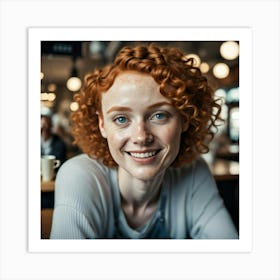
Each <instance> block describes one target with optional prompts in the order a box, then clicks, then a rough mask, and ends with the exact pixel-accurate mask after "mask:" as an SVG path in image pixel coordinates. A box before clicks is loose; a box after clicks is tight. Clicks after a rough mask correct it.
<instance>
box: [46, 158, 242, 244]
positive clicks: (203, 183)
mask: <svg viewBox="0 0 280 280" xmlns="http://www.w3.org/2000/svg"><path fill="white" fill-rule="evenodd" d="M163 198H164V204H163V203H162V201H163ZM161 208H163V209H161ZM161 210H163V213H164V214H163V216H164V226H165V228H166V231H167V233H168V236H169V237H168V238H177V239H185V238H194V239H236V238H238V234H237V232H236V229H235V227H234V225H233V222H232V220H231V218H230V215H229V214H228V212H227V210H226V208H225V206H224V203H223V201H222V199H221V197H220V195H219V192H218V190H217V187H216V184H215V181H214V179H213V176H212V174H211V173H210V171H209V168H208V166H207V164H206V163H205V162H204V161H203V160H202V159H199V160H197V161H196V162H194V163H193V164H191V165H189V166H185V167H182V168H169V169H168V170H167V171H166V174H165V177H164V181H163V186H162V190H161V195H160V201H159V206H158V210H157V211H156V212H155V214H154V215H153V217H152V218H151V219H150V221H149V222H148V223H147V224H146V225H144V226H142V227H141V228H139V229H137V230H135V229H132V228H130V227H129V225H128V224H127V222H126V219H125V216H124V213H123V212H122V210H121V207H120V193H119V188H118V181H117V169H114V168H108V167H106V166H104V165H102V164H101V163H99V162H97V161H95V160H93V159H90V158H89V157H88V156H87V155H85V154H83V155H79V156H76V157H74V158H72V159H70V160H68V161H67V162H66V163H64V164H63V165H62V167H61V168H60V170H59V172H58V174H57V178H56V183H55V207H54V215H53V224H52V230H51V238H52V239H93V238H117V237H116V236H117V235H119V233H121V235H122V238H145V237H147V236H149V234H150V232H151V231H152V230H153V227H155V225H156V224H157V221H158V220H159V219H158V217H159V215H160V211H161ZM161 220H162V218H161ZM116 228H117V229H118V233H116ZM153 238H156V237H153Z"/></svg>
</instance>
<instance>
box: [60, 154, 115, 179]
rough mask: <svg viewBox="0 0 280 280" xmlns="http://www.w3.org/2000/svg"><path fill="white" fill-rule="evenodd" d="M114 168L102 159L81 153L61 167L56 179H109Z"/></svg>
mask: <svg viewBox="0 0 280 280" xmlns="http://www.w3.org/2000/svg"><path fill="white" fill-rule="evenodd" d="M111 172H112V170H110V168H108V167H107V166H105V165H104V164H102V163H101V162H100V161H97V160H95V159H92V158H90V157H89V156H88V155H86V154H80V155H77V156H74V157H72V158H70V159H68V160H67V161H66V162H65V163H63V165H62V166H61V167H60V169H59V171H58V174H57V179H56V181H60V180H67V181H69V180H73V181H77V180H78V181H79V182H81V181H87V182H89V181H93V180H96V179H98V180H105V179H106V180H107V179H108V178H109V177H110V176H109V175H110V173H111Z"/></svg>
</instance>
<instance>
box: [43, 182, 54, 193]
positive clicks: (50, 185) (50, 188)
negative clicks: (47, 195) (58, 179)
mask: <svg viewBox="0 0 280 280" xmlns="http://www.w3.org/2000/svg"><path fill="white" fill-rule="evenodd" d="M41 192H54V181H46V182H44V181H41Z"/></svg>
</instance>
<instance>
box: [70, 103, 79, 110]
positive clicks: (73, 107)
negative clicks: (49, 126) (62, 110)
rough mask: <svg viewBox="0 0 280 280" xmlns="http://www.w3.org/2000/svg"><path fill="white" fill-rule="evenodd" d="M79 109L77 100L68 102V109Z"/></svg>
mask: <svg viewBox="0 0 280 280" xmlns="http://www.w3.org/2000/svg"><path fill="white" fill-rule="evenodd" d="M78 109H79V104H78V103H77V102H72V103H71V104H70V110H71V111H72V112H75V111H77V110H78Z"/></svg>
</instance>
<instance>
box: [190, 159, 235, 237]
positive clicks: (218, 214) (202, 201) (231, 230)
mask: <svg viewBox="0 0 280 280" xmlns="http://www.w3.org/2000/svg"><path fill="white" fill-rule="evenodd" d="M192 181H193V182H192V190H191V195H190V196H189V201H188V205H189V206H190V207H189V211H190V212H191V217H192V218H191V225H190V236H191V238H194V239H238V233H237V231H236V228H235V226H234V224H233V221H232V219H231V217H230V215H229V213H228V211H227V209H226V207H225V205H224V202H223V200H222V198H221V196H220V194H219V191H218V189H217V186H216V183H215V180H214V178H213V176H212V174H211V172H210V170H209V168H208V166H207V164H206V163H205V161H203V160H202V159H200V160H198V161H197V162H196V164H195V165H194V167H193V180H192Z"/></svg>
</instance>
